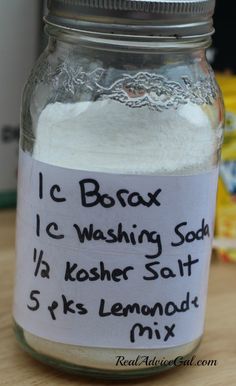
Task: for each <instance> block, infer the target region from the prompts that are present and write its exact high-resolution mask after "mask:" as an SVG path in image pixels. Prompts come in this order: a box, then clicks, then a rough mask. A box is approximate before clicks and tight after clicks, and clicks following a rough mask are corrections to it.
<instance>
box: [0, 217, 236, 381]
mask: <svg viewBox="0 0 236 386" xmlns="http://www.w3.org/2000/svg"><path fill="white" fill-rule="evenodd" d="M14 223H15V212H14V211H13V210H5V211H1V212H0V385H9V386H14V385H17V386H24V385H27V386H28V385H30V386H31V385H52V386H56V385H63V386H66V385H94V386H95V385H110V384H111V383H112V382H111V381H106V382H105V381H101V380H91V379H85V378H82V377H79V376H74V375H68V374H64V373H61V372H59V371H57V370H54V369H52V368H50V367H48V366H45V365H42V364H40V363H38V362H37V361H35V360H34V359H32V358H30V357H29V356H28V355H27V354H25V353H24V352H22V351H21V350H20V348H19V347H18V345H17V343H16V341H15V338H14V335H13V332H12V321H11V307H12V289H13V277H14V272H13V271H14V232H15V230H14ZM196 356H197V358H196V359H197V360H198V359H207V360H209V359H216V360H217V365H216V366H213V367H211V366H205V367H202V366H201V367H198V366H192V367H190V366H189V367H185V368H184V367H181V368H176V369H174V370H170V371H167V372H165V373H162V374H160V375H157V376H155V377H151V378H146V379H145V380H139V381H138V380H134V381H126V382H124V381H123V382H116V383H115V384H116V385H122V384H126V385H127V384H131V385H132V384H134V385H140V386H152V385H161V386H183V385H188V386H201V385H204V386H235V385H236V264H234V265H233V264H228V265H226V264H223V263H219V262H218V261H213V262H212V265H211V274H210V285H209V296H208V306H207V320H206V330H205V336H204V339H203V341H202V344H201V346H200V348H199V350H198V352H197V354H196Z"/></svg>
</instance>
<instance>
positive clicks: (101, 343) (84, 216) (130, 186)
mask: <svg viewBox="0 0 236 386" xmlns="http://www.w3.org/2000/svg"><path fill="white" fill-rule="evenodd" d="M217 176H218V172H217V170H216V169H215V170H213V171H212V172H209V173H205V174H199V175H193V176H168V177H163V176H161V177H160V176H143V175H142V176H140V175H118V174H106V173H97V172H96V173H95V172H87V171H78V170H72V169H66V168H62V167H57V166H52V165H48V164H45V163H42V162H39V161H35V160H33V159H32V158H31V157H29V156H28V155H25V154H23V153H22V154H21V157H20V176H19V190H18V219H17V275H16V276H17V277H16V288H15V304H14V316H15V319H16V321H17V322H18V323H19V324H20V325H21V326H22V327H23V328H24V329H26V330H27V331H29V332H31V333H33V334H35V335H37V336H40V337H43V338H46V339H49V340H51V341H56V342H62V343H67V344H73V345H81V346H95V347H114V348H163V347H173V346H177V345H182V344H185V343H188V342H190V341H192V340H194V339H196V338H198V337H199V336H200V335H201V334H202V332H203V325H204V313H205V303H206V294H207V281H208V268H209V260H210V255H211V242H212V236H213V223H214V221H213V220H214V208H215V195H216V187H217Z"/></svg>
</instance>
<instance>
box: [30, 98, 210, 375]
mask: <svg viewBox="0 0 236 386" xmlns="http://www.w3.org/2000/svg"><path fill="white" fill-rule="evenodd" d="M212 126H213V124H212V122H210V120H209V119H208V118H207V115H206V112H204V111H203V110H202V107H200V106H197V105H189V104H188V105H184V106H181V107H179V108H178V111H176V110H166V111H164V112H161V113H158V112H156V111H150V110H149V109H148V108H147V107H144V108H142V109H138V108H137V109H131V108H128V107H126V106H124V105H122V104H120V103H118V102H114V101H111V100H105V101H99V102H95V103H92V102H81V103H76V104H62V103H55V104H51V105H48V106H47V107H46V108H45V109H44V110H43V111H42V113H41V115H40V117H39V120H38V124H37V129H36V142H35V146H34V151H33V157H34V158H35V159H37V160H39V161H43V162H45V163H49V164H52V165H57V166H63V167H68V168H73V169H82V170H90V171H100V172H110V173H132V174H134V173H136V174H138V173H140V174H159V175H161V174H162V175H163V174H164V175H165V174H168V175H171V174H175V175H176V174H196V173H198V172H201V171H206V170H209V169H211V167H212V165H213V163H214V154H215V152H216V147H217V146H218V142H217V136H216V134H215V132H214V130H213V128H212ZM25 338H26V340H27V342H28V344H29V345H30V346H31V347H32V348H34V349H35V350H36V351H38V352H40V353H42V354H45V355H49V356H52V357H54V358H57V359H58V360H62V361H64V362H69V363H73V364H75V365H79V366H88V367H95V368H103V369H110V370H111V369H112V370H118V368H117V367H116V366H115V358H116V355H124V351H125V354H126V356H127V358H128V359H135V358H136V357H137V355H138V354H141V355H149V356H150V357H153V356H156V357H157V358H160V359H161V358H163V357H165V358H166V359H169V360H170V359H174V358H175V357H177V356H178V355H182V356H184V355H187V354H189V353H190V352H191V351H192V350H193V349H194V348H195V347H196V346H197V344H198V343H199V339H198V340H196V341H194V342H191V343H189V344H186V345H183V346H181V347H174V348H171V349H161V350H117V349H101V348H91V347H88V348H87V347H79V346H71V345H66V344H60V343H55V342H50V341H48V340H45V339H41V338H38V337H35V336H34V335H32V334H30V333H27V332H25ZM143 367H145V365H143ZM125 369H127V370H131V367H130V366H128V367H127V368H125Z"/></svg>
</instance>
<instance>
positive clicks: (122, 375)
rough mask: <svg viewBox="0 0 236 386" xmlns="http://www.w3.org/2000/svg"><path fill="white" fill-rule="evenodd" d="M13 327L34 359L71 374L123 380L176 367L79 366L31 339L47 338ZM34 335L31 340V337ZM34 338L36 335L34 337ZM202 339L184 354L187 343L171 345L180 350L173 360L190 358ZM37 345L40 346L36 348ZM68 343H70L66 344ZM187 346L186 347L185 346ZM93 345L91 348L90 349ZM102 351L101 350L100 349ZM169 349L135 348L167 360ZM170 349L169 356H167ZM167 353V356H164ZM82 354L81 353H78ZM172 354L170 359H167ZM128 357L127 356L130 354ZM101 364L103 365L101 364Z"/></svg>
mask: <svg viewBox="0 0 236 386" xmlns="http://www.w3.org/2000/svg"><path fill="white" fill-rule="evenodd" d="M14 330H15V335H16V338H17V341H18V343H19V344H20V346H21V348H22V349H23V350H24V351H26V352H27V353H28V354H30V355H31V356H32V357H33V358H35V359H37V360H39V361H40V362H42V363H44V364H46V365H49V366H52V367H54V368H57V369H58V370H61V371H64V372H67V373H71V374H77V375H81V376H86V377H92V378H101V379H111V380H112V379H113V380H119V379H120V380H122V379H135V378H145V377H148V376H152V375H155V374H158V373H160V372H162V371H166V370H169V369H171V368H175V367H176V366H175V365H158V366H147V365H146V366H145V367H141V368H137V367H138V366H137V365H136V367H135V366H132V369H131V366H129V367H128V368H127V367H125V370H123V369H121V368H120V367H118V366H115V365H114V364H113V365H114V368H112V369H111V368H109V366H108V368H101V367H100V368H99V367H98V366H99V364H95V365H93V366H84V365H79V364H78V363H76V364H75V363H72V362H71V363H70V362H67V361H64V360H63V359H61V358H59V357H60V353H59V355H58V357H55V356H54V355H53V353H51V352H50V350H44V351H48V354H46V352H42V349H41V350H40V344H38V345H37V344H36V343H34V344H32V342H33V341H34V342H36V340H38V342H42V343H43V342H49V341H46V340H45V339H42V338H39V337H36V336H34V335H32V334H30V333H28V332H26V331H24V330H23V329H22V328H21V327H20V326H19V325H18V324H17V323H14ZM29 337H31V338H32V339H30V338H29ZM33 337H34V338H33ZM200 341H201V337H200V338H198V339H196V340H195V341H194V342H191V344H188V345H184V346H188V347H189V348H191V351H189V350H188V353H184V351H186V350H184V346H178V347H175V348H172V350H173V351H178V350H179V355H177V354H176V355H174V356H173V355H172V359H175V358H176V357H178V356H181V360H182V361H185V360H188V359H190V358H191V357H192V355H193V353H194V352H195V351H196V350H197V348H198V346H199V344H200ZM50 344H51V345H52V346H53V345H57V346H58V347H60V346H64V345H63V344H59V343H54V342H50ZM37 346H38V347H37ZM66 346H67V345H66ZM186 348H187V347H186ZM89 349H91V348H88V351H89ZM77 350H78V352H79V347H77ZM84 350H85V348H81V351H84ZM98 350H101V349H98ZM170 350H171V349H156V350H143V349H142V350H135V352H136V355H138V353H140V354H139V355H147V352H148V354H149V356H150V357H154V355H155V357H157V359H163V358H164V359H166V360H171V359H169V358H170V356H169V355H170ZM168 351H169V355H168ZM165 354H167V355H165ZM78 356H79V353H78ZM168 356H169V358H167V357H168ZM127 357H128V355H127ZM100 366H102V365H100Z"/></svg>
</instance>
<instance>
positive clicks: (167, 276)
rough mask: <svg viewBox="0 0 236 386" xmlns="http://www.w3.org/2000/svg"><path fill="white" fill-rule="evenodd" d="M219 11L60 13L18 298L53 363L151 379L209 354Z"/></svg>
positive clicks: (24, 203)
mask: <svg viewBox="0 0 236 386" xmlns="http://www.w3.org/2000/svg"><path fill="white" fill-rule="evenodd" d="M213 10H214V1H212V0H179V1H175V0H171V1H165V0H157V1H149V0H148V1H138V0H136V1H135V0H124V1H122V2H121V1H118V0H112V1H111V0H109V1H106V2H103V1H92V0H91V1H90V0H86V1H82V0H74V1H73V2H72V1H67V0H51V1H49V13H48V15H47V16H46V19H45V21H46V31H47V33H48V35H49V44H48V47H47V48H46V50H45V51H44V53H43V54H42V55H41V57H40V58H39V60H38V62H37V64H36V66H35V68H34V69H33V71H32V74H31V76H30V78H29V81H28V83H27V84H26V87H25V91H24V95H23V105H22V121H21V139H20V165H19V183H18V214H17V267H16V285H15V297H14V319H15V332H16V336H17V339H18V341H19V343H20V344H21V346H22V347H23V348H24V349H25V350H26V351H27V352H29V353H30V354H31V355H33V356H34V357H35V358H37V359H39V360H41V361H43V362H46V363H48V364H51V365H53V366H56V367H58V368H60V369H64V370H68V371H72V372H76V373H80V374H85V375H90V376H95V377H104V378H118V379H119V378H131V377H141V376H146V375H151V374H154V373H156V372H158V371H162V370H165V369H167V368H170V367H175V366H178V365H179V364H181V363H183V361H185V360H188V358H191V356H192V353H193V352H194V351H195V350H196V348H197V346H198V345H199V343H200V340H201V337H202V334H203V329H204V316H205V308H206V297H207V282H208V271H209V262H210V256H211V243H212V237H213V230H214V210H215V196H216V188H217V178H218V163H219V158H220V148H221V144H222V135H223V129H222V125H223V106H222V100H221V95H220V92H219V89H218V86H217V84H216V82H215V79H214V74H213V72H212V70H211V68H210V66H209V64H208V63H207V61H206V57H205V50H206V48H207V47H208V46H209V44H210V36H211V34H212V32H213V27H212V14H213ZM181 361H182V362H181Z"/></svg>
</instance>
